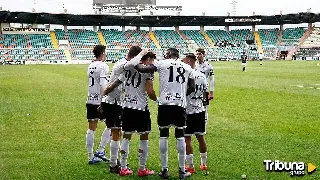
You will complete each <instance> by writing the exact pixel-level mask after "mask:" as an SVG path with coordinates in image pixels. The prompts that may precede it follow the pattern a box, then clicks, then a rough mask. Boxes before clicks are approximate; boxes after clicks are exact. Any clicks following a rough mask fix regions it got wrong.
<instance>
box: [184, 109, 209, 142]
mask: <svg viewBox="0 0 320 180" xmlns="http://www.w3.org/2000/svg"><path fill="white" fill-rule="evenodd" d="M205 113H206V112H205V111H203V112H201V113H197V114H188V115H187V128H186V131H185V136H191V135H194V134H195V135H205V134H206V120H205V116H206V115H205Z"/></svg>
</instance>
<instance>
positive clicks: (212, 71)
mask: <svg viewBox="0 0 320 180" xmlns="http://www.w3.org/2000/svg"><path fill="white" fill-rule="evenodd" d="M208 64H209V63H208ZM208 73H209V76H213V75H214V70H213V66H212V65H211V64H209V66H208Z"/></svg>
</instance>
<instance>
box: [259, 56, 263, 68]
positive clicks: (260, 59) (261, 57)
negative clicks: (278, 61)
mask: <svg viewBox="0 0 320 180" xmlns="http://www.w3.org/2000/svg"><path fill="white" fill-rule="evenodd" d="M262 60H263V54H262V53H260V54H259V61H260V66H262Z"/></svg>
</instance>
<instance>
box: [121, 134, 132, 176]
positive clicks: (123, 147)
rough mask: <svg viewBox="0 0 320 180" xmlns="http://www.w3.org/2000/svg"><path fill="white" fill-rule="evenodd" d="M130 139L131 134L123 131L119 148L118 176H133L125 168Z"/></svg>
mask: <svg viewBox="0 0 320 180" xmlns="http://www.w3.org/2000/svg"><path fill="white" fill-rule="evenodd" d="M131 137H132V133H131V132H125V131H124V132H123V138H122V142H121V148H120V165H121V171H120V176H128V175H132V174H133V171H132V170H131V169H130V168H129V167H128V166H127V165H128V157H129V149H130V148H129V146H130V141H131Z"/></svg>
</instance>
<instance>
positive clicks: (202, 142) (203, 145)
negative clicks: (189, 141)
mask: <svg viewBox="0 0 320 180" xmlns="http://www.w3.org/2000/svg"><path fill="white" fill-rule="evenodd" d="M196 137H197V140H198V143H199V151H200V158H201V165H200V169H201V170H207V143H206V140H205V138H204V135H196Z"/></svg>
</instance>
